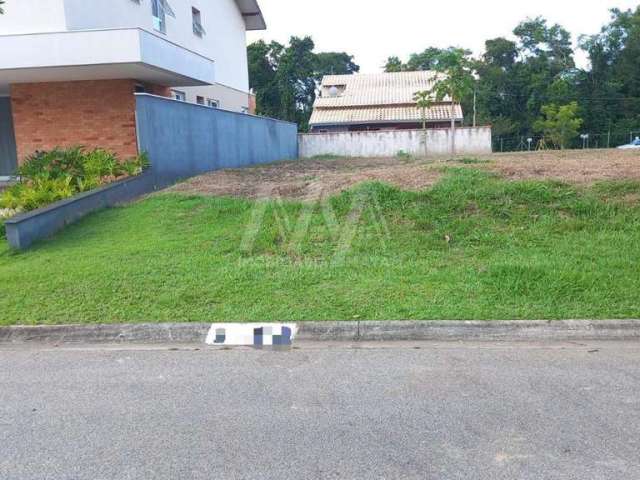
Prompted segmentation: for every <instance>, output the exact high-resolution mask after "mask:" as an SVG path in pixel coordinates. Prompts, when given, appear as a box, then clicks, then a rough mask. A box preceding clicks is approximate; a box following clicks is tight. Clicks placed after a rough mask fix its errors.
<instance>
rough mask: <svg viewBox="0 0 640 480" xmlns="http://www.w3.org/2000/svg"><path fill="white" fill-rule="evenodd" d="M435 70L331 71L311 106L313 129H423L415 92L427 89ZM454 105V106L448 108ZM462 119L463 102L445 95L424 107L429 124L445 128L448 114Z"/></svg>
mask: <svg viewBox="0 0 640 480" xmlns="http://www.w3.org/2000/svg"><path fill="white" fill-rule="evenodd" d="M438 75H442V74H438V73H436V72H430V71H426V72H398V73H381V74H355V75H329V76H326V77H324V78H323V80H322V84H321V86H320V95H319V96H318V98H317V99H316V101H315V103H314V106H313V114H312V115H311V120H310V127H311V131H312V132H358V131H378V130H410V129H421V128H422V123H423V119H422V112H421V110H420V109H419V108H418V106H417V102H416V100H415V95H416V93H417V92H422V91H431V90H432V89H433V87H434V85H435V82H436V81H437V78H438ZM452 107H453V108H452ZM452 112H453V115H454V118H455V121H456V123H457V124H459V125H461V124H462V121H463V112H462V107H461V106H460V105H459V104H455V105H452V103H451V101H450V100H449V99H447V98H445V99H444V100H443V101H441V102H435V99H434V105H433V106H432V107H431V108H430V109H428V110H427V112H426V120H427V126H428V128H447V127H448V126H450V125H451V115H452Z"/></svg>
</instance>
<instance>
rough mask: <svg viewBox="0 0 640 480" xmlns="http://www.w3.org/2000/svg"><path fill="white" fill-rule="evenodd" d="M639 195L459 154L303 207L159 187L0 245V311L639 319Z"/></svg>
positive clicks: (103, 318)
mask: <svg viewBox="0 0 640 480" xmlns="http://www.w3.org/2000/svg"><path fill="white" fill-rule="evenodd" d="M639 193H640V184H638V183H633V182H615V183H603V184H598V185H596V186H594V187H591V188H576V187H572V186H569V185H564V184H560V183H553V182H533V181H532V182H506V181H503V180H501V179H499V178H496V177H492V176H490V175H489V174H487V173H482V172H480V171H477V170H474V169H472V168H460V169H449V170H448V171H447V174H446V175H445V177H444V178H443V179H442V180H441V181H440V183H438V184H437V185H436V186H435V187H434V188H432V189H429V190H427V191H424V192H420V193H411V192H403V191H399V190H397V189H395V188H392V187H389V186H386V185H382V184H376V183H373V184H365V185H362V186H360V187H358V188H356V189H355V190H352V191H349V192H345V193H343V194H341V195H339V196H337V197H334V198H332V199H331V200H330V203H331V207H332V208H331V210H329V209H327V208H324V209H323V208H321V207H320V206H318V207H317V208H315V209H314V210H313V212H312V213H311V215H308V216H307V217H305V215H304V212H305V206H304V205H303V204H301V203H294V202H291V203H278V202H274V201H272V202H269V203H266V204H260V205H265V208H264V211H263V210H261V209H260V208H256V205H257V204H255V203H253V202H250V201H246V200H240V199H229V198H205V197H188V196H183V195H175V194H159V195H155V196H153V197H151V198H148V199H146V200H144V201H141V202H138V203H136V204H133V205H130V206H127V207H124V208H118V209H112V210H106V211H103V212H99V213H97V214H94V215H92V216H90V217H88V218H86V219H85V220H83V221H82V222H80V223H79V224H77V225H74V226H72V227H70V228H68V229H67V230H66V231H65V232H63V233H62V234H60V235H59V236H57V237H56V238H55V239H53V240H51V241H49V242H45V243H41V244H40V245H38V246H37V247H36V248H34V249H32V250H30V251H27V252H23V253H14V252H10V251H9V249H8V248H7V247H6V246H5V245H4V244H2V246H0V324H5V325H9V324H16V323H23V324H45V323H61V322H64V323H67V322H71V323H74V322H139V321H209V320H232V321H250V320H348V319H353V318H360V319H383V320H384V319H560V318H630V317H640V268H639V265H640V202H639V201H638V194H639ZM361 199H365V200H366V201H365V202H361V201H360V200H361ZM354 204H355V205H364V207H363V208H362V209H361V210H357V209H356V210H354V209H353V205H354ZM354 211H355V212H361V213H362V215H361V217H359V218H360V219H359V221H357V220H358V215H357V214H354ZM256 212H258V213H260V212H262V213H264V215H263V216H262V217H261V216H260V215H257V214H256ZM331 212H333V213H331ZM299 216H302V218H303V219H304V218H307V220H308V229H306V228H297V229H296V224H297V225H298V227H300V226H301V225H302V226H303V227H304V226H305V225H306V223H305V222H304V221H303V222H298V217H299ZM252 218H253V219H256V218H257V219H259V218H262V219H263V222H262V223H259V222H258V223H257V224H256V223H255V222H253V223H252ZM253 224H256V225H258V226H259V228H258V227H255V228H251V227H248V226H249V225H253ZM336 225H338V227H342V228H337V227H336ZM345 225H346V226H349V225H351V228H347V227H345ZM248 229H249V232H253V233H254V234H255V241H254V242H249V243H247V242H246V240H245V242H244V243H243V238H245V237H247V238H254V237H252V236H250V235H248V236H247V230H248ZM296 232H298V233H296ZM300 232H302V233H300ZM296 238H297V239H298V241H293V242H292V241H291V240H292V239H296ZM350 239H352V240H351V241H350ZM341 245H351V248H350V249H345V248H341ZM336 252H338V253H336ZM340 252H342V253H340Z"/></svg>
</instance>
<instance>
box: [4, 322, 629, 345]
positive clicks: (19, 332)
mask: <svg viewBox="0 0 640 480" xmlns="http://www.w3.org/2000/svg"><path fill="white" fill-rule="evenodd" d="M297 325H298V327H299V330H298V335H297V337H296V340H302V341H350V342H357V341H424V340H432V341H549V340H555V341H563V340H565V341H566V340H640V320H558V321H545V320H541V321H528V320H527V321H375V322H365V321H357V322H298V323H297ZM210 328H211V324H210V323H148V324H126V325H57V326H49V325H42V326H11V327H0V344H29V343H36V344H37V343H42V344H82V343H84V344H96V343H102V344H107V343H108V344H204V343H205V339H206V337H207V333H208V331H209V329H210Z"/></svg>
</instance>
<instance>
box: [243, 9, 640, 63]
mask: <svg viewBox="0 0 640 480" xmlns="http://www.w3.org/2000/svg"><path fill="white" fill-rule="evenodd" d="M259 1H260V6H261V7H262V10H263V12H264V15H265V17H266V20H267V26H268V29H267V31H266V32H249V41H250V42H252V41H255V40H258V39H260V38H262V39H265V40H277V41H279V42H281V43H286V42H287V41H288V39H289V37H291V36H292V35H297V36H304V35H311V36H312V37H313V40H314V41H315V43H316V51H346V52H348V53H350V54H351V55H354V56H355V58H356V62H357V63H358V64H359V65H360V66H361V67H362V72H363V73H375V72H379V71H381V70H382V66H383V65H384V63H385V60H386V59H387V57H389V56H390V55H398V56H400V57H401V58H402V59H403V60H405V61H406V59H407V57H408V55H409V54H410V53H412V52H417V51H422V50H424V49H425V48H426V47H430V46H434V47H447V46H450V45H455V46H461V47H466V48H469V49H472V50H473V51H474V52H475V53H476V54H480V53H482V50H483V46H484V41H485V40H487V39H489V38H495V37H499V36H510V35H511V32H512V31H513V29H514V27H515V26H516V25H517V24H518V23H519V22H520V21H521V20H523V19H525V18H526V17H535V16H537V15H542V16H544V17H546V18H547V19H548V20H549V21H550V22H552V23H560V24H561V25H563V26H564V27H565V28H566V29H568V30H569V31H570V32H571V33H572V34H573V38H574V42H575V41H576V40H577V37H578V36H579V35H580V34H592V33H597V32H598V31H599V30H600V27H601V26H602V25H603V24H604V23H606V22H607V21H608V20H609V13H608V10H609V9H610V8H613V7H618V8H621V9H627V8H635V7H636V6H638V5H639V4H640V1H639V0H635V1H631V0H456V1H435V0H390V1H389V0H321V1H317V0H259ZM578 61H579V63H580V64H582V65H584V64H585V63H586V61H585V59H584V56H581V57H580V58H578Z"/></svg>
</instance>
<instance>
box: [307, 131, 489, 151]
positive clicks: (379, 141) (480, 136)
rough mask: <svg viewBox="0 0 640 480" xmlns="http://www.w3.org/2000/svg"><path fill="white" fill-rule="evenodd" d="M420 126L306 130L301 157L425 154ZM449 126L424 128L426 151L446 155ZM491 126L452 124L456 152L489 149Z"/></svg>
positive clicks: (448, 147) (448, 142) (449, 142)
mask: <svg viewBox="0 0 640 480" xmlns="http://www.w3.org/2000/svg"><path fill="white" fill-rule="evenodd" d="M423 138H424V132H423V131H422V130H383V131H375V132H328V133H307V134H301V135H299V136H298V142H299V150H300V157H301V158H308V157H314V156H316V155H340V156H345V157H393V156H395V155H397V154H398V152H399V151H401V150H402V151H404V152H407V153H410V154H411V155H414V156H416V157H423V156H424V155H425V148H424V142H423ZM450 139H451V130H450V129H431V130H427V155H446V154H448V153H449V152H450V151H451V140H450ZM491 151H492V147H491V127H462V128H456V153H458V154H483V153H491Z"/></svg>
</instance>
